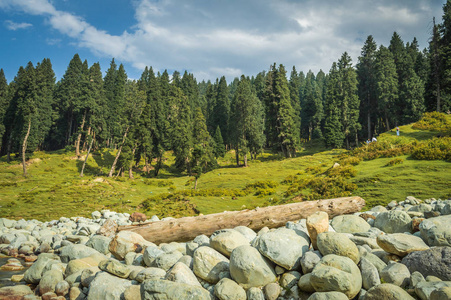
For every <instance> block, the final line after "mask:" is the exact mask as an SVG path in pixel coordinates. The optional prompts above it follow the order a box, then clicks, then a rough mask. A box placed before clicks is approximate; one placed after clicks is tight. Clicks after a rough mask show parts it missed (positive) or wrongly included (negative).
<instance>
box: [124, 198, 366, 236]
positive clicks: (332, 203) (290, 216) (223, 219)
mask: <svg viewBox="0 0 451 300" xmlns="http://www.w3.org/2000/svg"><path fill="white" fill-rule="evenodd" d="M364 206H365V200H363V199H362V198H360V197H343V198H336V199H329V200H316V201H305V202H298V203H290V204H285V205H278V206H268V207H261V208H256V209H253V210H242V211H227V212H223V213H216V214H211V215H205V216H196V217H184V218H180V219H172V220H166V221H158V222H152V223H145V224H143V225H141V224H140V225H127V226H120V227H119V228H118V231H122V230H128V231H133V232H136V233H138V234H140V235H141V236H142V237H143V238H144V239H146V240H148V241H150V242H153V243H155V244H160V243H168V242H184V241H190V240H192V239H194V238H195V237H196V236H198V235H201V234H206V235H211V234H212V233H214V232H215V231H216V230H219V229H225V228H234V227H236V226H247V227H249V228H251V229H253V230H255V231H258V230H260V229H262V228H263V227H269V228H276V227H282V226H285V223H286V222H288V221H299V220H300V219H304V218H307V217H308V216H309V215H311V214H313V213H314V212H317V211H325V212H326V213H328V215H329V218H333V217H335V216H338V215H343V214H351V213H355V212H358V211H360V210H361V209H362V208H363V207H364Z"/></svg>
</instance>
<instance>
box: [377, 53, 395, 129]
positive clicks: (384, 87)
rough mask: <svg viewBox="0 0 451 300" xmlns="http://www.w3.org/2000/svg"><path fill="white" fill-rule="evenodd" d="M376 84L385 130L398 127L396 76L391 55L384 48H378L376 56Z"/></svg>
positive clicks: (379, 108)
mask: <svg viewBox="0 0 451 300" xmlns="http://www.w3.org/2000/svg"><path fill="white" fill-rule="evenodd" d="M376 82H377V87H376V90H377V98H378V99H377V101H378V110H379V112H380V113H381V118H382V119H383V120H384V123H385V124H384V125H385V130H386V131H388V130H390V128H391V127H390V126H392V125H398V120H397V119H396V117H397V116H396V115H395V114H394V113H393V112H395V111H396V104H397V100H398V74H397V73H396V65H395V61H394V59H393V54H392V53H391V52H390V51H389V50H388V49H387V48H385V47H384V46H380V47H379V50H378V53H377V55H376Z"/></svg>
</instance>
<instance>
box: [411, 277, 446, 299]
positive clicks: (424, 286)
mask: <svg viewBox="0 0 451 300" xmlns="http://www.w3.org/2000/svg"><path fill="white" fill-rule="evenodd" d="M443 288H451V281H432V282H428V281H423V282H420V283H418V284H417V286H416V287H415V294H417V296H418V297H419V298H420V299H421V300H429V299H431V294H432V292H433V291H436V290H439V289H443ZM448 299H449V298H448Z"/></svg>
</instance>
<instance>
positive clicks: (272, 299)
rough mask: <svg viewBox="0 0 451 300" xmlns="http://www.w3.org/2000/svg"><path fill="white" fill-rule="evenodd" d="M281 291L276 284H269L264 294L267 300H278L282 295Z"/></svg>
mask: <svg viewBox="0 0 451 300" xmlns="http://www.w3.org/2000/svg"><path fill="white" fill-rule="evenodd" d="M280 292H281V289H280V285H278V284H277V283H276V282H271V283H268V284H267V285H265V286H264V287H263V293H264V294H265V296H266V299H267V300H276V299H277V298H278V297H279V295H280Z"/></svg>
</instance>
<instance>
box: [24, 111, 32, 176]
mask: <svg viewBox="0 0 451 300" xmlns="http://www.w3.org/2000/svg"><path fill="white" fill-rule="evenodd" d="M30 129H31V117H30V120H29V121H28V130H27V134H26V135H25V138H24V139H23V144H22V166H23V176H24V177H27V166H26V165H25V152H26V151H27V142H28V137H29V136H30Z"/></svg>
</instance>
